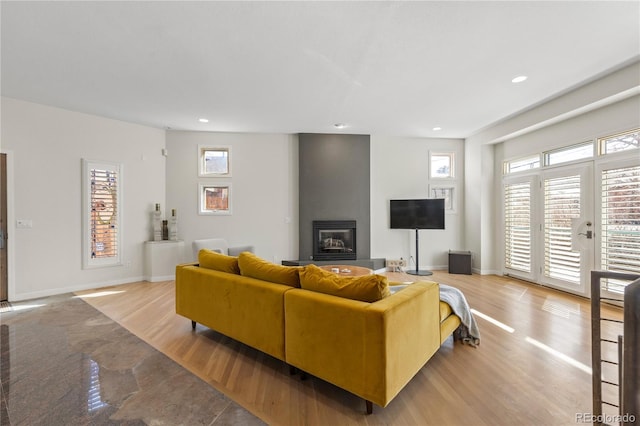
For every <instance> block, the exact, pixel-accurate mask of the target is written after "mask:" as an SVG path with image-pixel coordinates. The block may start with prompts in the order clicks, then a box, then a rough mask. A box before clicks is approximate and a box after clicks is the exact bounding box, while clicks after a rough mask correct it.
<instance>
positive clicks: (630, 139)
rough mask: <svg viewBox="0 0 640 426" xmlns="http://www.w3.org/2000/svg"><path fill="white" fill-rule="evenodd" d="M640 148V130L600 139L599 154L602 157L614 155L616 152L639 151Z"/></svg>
mask: <svg viewBox="0 0 640 426" xmlns="http://www.w3.org/2000/svg"><path fill="white" fill-rule="evenodd" d="M639 147H640V129H636V130H632V131H630V132H625V133H620V134H618V135H614V136H608V137H606V138H602V139H598V152H599V153H600V155H606V154H613V153H614V152H620V151H627V150H630V149H638V148H639Z"/></svg>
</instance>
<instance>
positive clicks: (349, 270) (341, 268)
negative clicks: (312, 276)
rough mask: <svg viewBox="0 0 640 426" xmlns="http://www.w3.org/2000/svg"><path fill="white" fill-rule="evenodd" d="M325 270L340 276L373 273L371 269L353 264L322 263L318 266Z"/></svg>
mask: <svg viewBox="0 0 640 426" xmlns="http://www.w3.org/2000/svg"><path fill="white" fill-rule="evenodd" d="M320 268H321V269H324V270H325V271H329V272H334V273H336V274H338V275H340V276H342V277H361V276H363V275H373V269H369V268H365V267H364V266H355V265H323V266H320Z"/></svg>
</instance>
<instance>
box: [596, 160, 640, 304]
mask: <svg viewBox="0 0 640 426" xmlns="http://www.w3.org/2000/svg"><path fill="white" fill-rule="evenodd" d="M601 218H602V219H601V221H602V223H601V229H602V238H601V247H600V252H601V267H602V269H604V270H607V271H613V272H622V273H629V274H638V273H640V166H635V167H625V168H617V169H612V170H603V171H602V215H601ZM603 284H604V285H605V286H606V289H607V290H609V291H612V292H616V293H623V292H624V287H625V285H627V284H628V282H625V281H618V280H604V282H603Z"/></svg>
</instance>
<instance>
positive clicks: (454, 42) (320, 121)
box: [0, 1, 640, 137]
mask: <svg viewBox="0 0 640 426" xmlns="http://www.w3.org/2000/svg"><path fill="white" fill-rule="evenodd" d="M0 12H1V19H2V22H1V23H2V28H1V31H2V32H1V37H2V39H1V42H2V46H1V47H2V50H1V55H2V56H1V59H2V74H1V77H2V80H1V84H2V95H3V96H7V97H11V98H17V99H24V100H28V101H33V102H37V103H42V104H47V105H53V106H57V107H62V108H66V109H70V110H74V111H81V112H87V113H91V114H97V115H101V116H106V117H111V118H116V119H120V120H125V121H130V122H134V123H141V124H145V125H149V126H154V127H159V128H166V127H169V128H172V129H187V130H210V131H233V132H275V133H299V132H305V133H307V132H308V133H336V132H345V133H359V134H386V135H398V136H418V137H466V136H469V135H471V134H473V133H475V132H477V131H478V130H480V129H482V128H485V127H486V126H488V125H490V124H492V123H495V122H498V121H500V120H502V119H504V118H505V117H507V116H510V115H513V114H514V113H516V112H518V111H522V110H525V109H527V108H530V107H531V106H532V105H535V104H539V103H540V102H542V101H543V100H546V99H549V98H551V97H553V96H556V95H557V94H559V93H562V92H566V91H567V90H569V89H571V88H575V87H576V86H577V85H580V84H582V83H584V82H586V81H589V80H592V79H594V78H596V77H598V76H601V75H603V73H606V72H608V71H610V70H612V69H616V68H618V67H620V66H621V65H623V64H628V63H630V62H632V61H635V60H638V58H639V57H640V26H639V25H638V22H639V18H640V2H638V1H626V2H610V1H587V2H576V1H570V2H549V1H547V2H545V1H538V2H504V1H502V2H479V1H471V2H457V1H446V2H435V1H430V2H386V1H378V2H309V1H308V2H213V1H203V2H179V1H174V2H148V1H140V2H111V1H104V2H6V1H2V4H1V11H0ZM523 74H524V75H527V76H528V77H529V79H528V80H527V81H525V82H524V83H520V84H513V83H511V79H512V78H513V77H516V76H518V75H523ZM200 117H206V118H208V119H209V120H210V121H209V123H207V124H203V123H200V122H198V118H200ZM334 123H345V124H347V127H346V128H345V129H343V130H336V129H335V128H334V127H333V125H334ZM436 126H439V127H442V130H441V131H439V132H436V131H434V130H432V129H433V127H436Z"/></svg>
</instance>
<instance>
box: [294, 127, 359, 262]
mask: <svg viewBox="0 0 640 426" xmlns="http://www.w3.org/2000/svg"><path fill="white" fill-rule="evenodd" d="M369 139H370V138H369V135H333V134H310V133H304V134H300V135H299V138H298V140H299V176H300V177H299V192H300V193H299V202H300V212H299V215H300V216H299V226H300V239H299V241H300V249H299V253H300V259H301V260H306V259H309V258H310V256H311V255H312V244H313V240H312V228H311V227H312V222H313V221H314V220H348V219H352V220H355V221H356V222H357V231H356V232H357V234H356V244H357V247H356V248H357V252H358V259H368V258H370V257H371V240H370V231H371V217H370V205H371V204H370V196H371V191H370V164H371V163H370V147H369Z"/></svg>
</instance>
